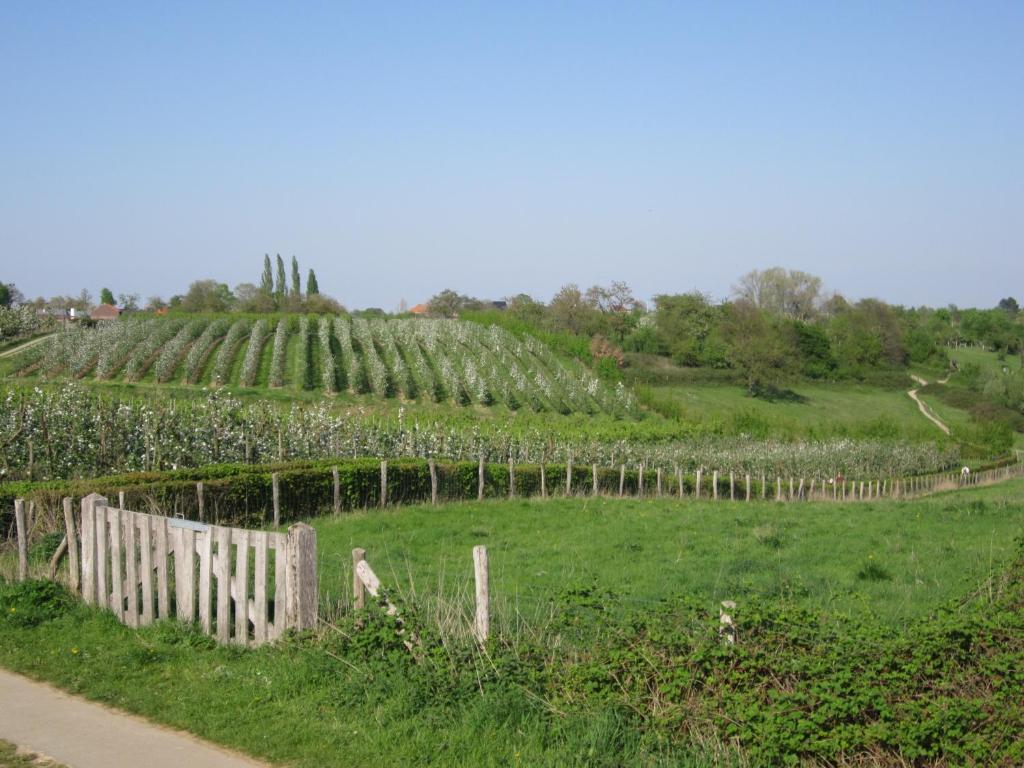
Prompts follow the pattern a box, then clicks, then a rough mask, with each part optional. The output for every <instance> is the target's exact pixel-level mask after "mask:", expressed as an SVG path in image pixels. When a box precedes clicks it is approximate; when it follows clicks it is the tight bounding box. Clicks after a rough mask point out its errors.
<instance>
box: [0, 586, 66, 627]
mask: <svg viewBox="0 0 1024 768" xmlns="http://www.w3.org/2000/svg"><path fill="white" fill-rule="evenodd" d="M73 604H74V597H73V596H72V595H70V594H69V593H68V592H67V590H65V589H64V587H62V586H60V585H59V584H57V583H55V582H52V581H23V582H20V583H16V584H7V585H3V584H0V622H5V623H7V624H8V625H10V626H14V627H18V628H21V629H27V628H31V627H37V626H39V625H40V624H43V623H45V622H48V621H52V620H54V619H56V618H57V617H59V616H63V615H64V614H65V613H67V611H68V609H69V608H70V607H71V606H72V605H73Z"/></svg>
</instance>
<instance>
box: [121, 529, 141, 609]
mask: <svg viewBox="0 0 1024 768" xmlns="http://www.w3.org/2000/svg"><path fill="white" fill-rule="evenodd" d="M121 520H122V523H123V524H124V564H125V592H126V593H127V596H128V612H127V615H126V616H125V619H126V623H127V624H128V626H129V627H137V626H139V566H138V560H137V559H136V558H137V557H138V555H137V553H136V546H135V544H136V539H137V538H138V536H137V535H136V530H137V529H136V527H135V526H136V521H135V513H134V512H129V511H127V510H122V512H121Z"/></svg>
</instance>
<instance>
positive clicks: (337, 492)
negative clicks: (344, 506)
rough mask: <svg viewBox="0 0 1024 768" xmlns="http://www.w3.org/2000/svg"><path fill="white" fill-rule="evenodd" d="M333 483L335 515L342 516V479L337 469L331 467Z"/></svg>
mask: <svg viewBox="0 0 1024 768" xmlns="http://www.w3.org/2000/svg"><path fill="white" fill-rule="evenodd" d="M331 482H332V484H333V487H334V504H333V506H332V509H333V511H334V514H336V515H338V514H341V477H340V475H339V474H338V468H337V467H331Z"/></svg>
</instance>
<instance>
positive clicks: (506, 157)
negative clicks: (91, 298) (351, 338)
mask: <svg viewBox="0 0 1024 768" xmlns="http://www.w3.org/2000/svg"><path fill="white" fill-rule="evenodd" d="M385 6H386V7H385ZM1022 40H1024V4H1021V3H1019V2H1018V3H999V2H985V3H967V2H963V3H941V2H927V3H895V2H879V3H831V2H813V3H703V4H683V3H614V4H603V3H592V2H587V3H551V2H541V3H502V4H497V3H490V4H483V3H480V4H458V5H456V4H441V3H416V4H402V3H389V4H379V3H362V4H358V5H356V4H353V5H344V4H341V3H324V4H308V3H295V4H292V3H267V4H258V3H239V4H230V3H227V2H218V3H194V4H193V3H186V2H176V3H168V4H155V3H154V4H129V3H124V4H113V3H57V2H53V3H50V2H47V3H37V2H8V3H4V4H2V5H0V104H2V115H3V118H2V119H0V255H2V256H0V258H2V265H0V280H2V281H5V282H10V281H13V282H15V283H16V284H17V285H18V286H19V287H20V288H21V289H22V290H23V291H24V292H25V293H26V294H28V295H30V296H35V295H38V294H46V295H50V294H55V293H77V292H78V290H79V289H80V288H82V287H88V288H89V289H90V290H91V291H92V292H93V294H94V295H95V294H96V293H98V291H99V288H100V287H101V286H103V285H109V286H110V287H111V288H112V289H113V290H114V291H115V293H116V292H129V291H130V292H138V293H141V294H142V295H143V296H148V295H152V294H161V295H163V296H165V297H166V296H169V295H170V294H173V293H179V292H183V291H184V290H185V289H186V288H187V286H188V283H189V281H190V280H192V279H196V278H201V277H212V278H216V279H218V280H222V281H225V282H227V283H229V284H231V285H234V284H236V283H238V282H242V281H251V282H256V281H257V280H258V277H259V271H260V268H261V265H262V258H263V254H264V253H265V252H270V253H271V254H274V253H281V254H282V255H283V256H285V257H286V258H288V257H290V256H291V255H292V254H295V255H297V256H298V258H299V260H300V262H301V264H302V266H303V269H304V270H305V268H306V267H309V266H312V267H314V268H315V269H316V271H317V275H318V278H319V282H320V285H321V288H322V290H324V291H325V292H328V293H331V294H332V295H334V296H336V297H338V298H339V299H341V300H342V301H343V302H345V303H346V304H347V305H349V306H352V307H364V306H381V307H384V308H386V309H392V308H394V307H395V306H396V305H397V303H398V301H399V300H400V299H402V298H404V299H406V300H408V301H409V302H410V303H415V302H417V301H420V300H424V299H426V298H428V297H429V296H430V295H431V294H433V293H436V292H437V291H439V290H441V289H443V288H446V287H452V288H455V289H456V290H458V291H460V292H463V293H469V294H472V295H477V296H481V297H489V298H498V297H501V296H505V295H509V294H514V293H519V292H526V293H530V294H533V295H534V296H536V297H538V298H542V299H546V298H549V297H550V296H551V295H552V294H553V293H554V292H555V291H556V290H557V289H558V288H559V286H561V285H563V284H565V283H567V282H577V283H580V284H581V285H584V286H586V285H589V284H592V283H606V282H608V281H611V280H615V279H620V280H626V281H627V282H629V283H630V284H631V285H632V286H633V287H634V288H635V290H636V291H637V293H638V294H639V295H640V296H642V297H645V298H646V297H649V296H651V295H653V294H656V293H661V292H681V291H686V290H691V289H693V288H698V289H701V290H704V291H707V292H710V293H711V294H713V295H715V296H718V297H722V296H725V295H727V294H728V292H729V288H730V286H731V285H732V284H733V283H734V282H735V279H736V278H737V277H738V276H739V275H741V274H742V273H744V272H746V271H748V270H750V269H753V268H760V267H767V266H772V265H775V264H780V265H783V266H787V267H791V268H799V269H804V270H808V271H811V272H814V273H816V274H819V275H821V276H822V277H823V278H824V280H825V282H826V284H827V285H828V286H829V287H830V288H833V289H836V290H839V291H841V292H843V293H844V294H847V295H849V296H852V297H862V296H878V297H880V298H883V299H886V300H890V301H893V302H898V303H904V304H921V303H928V304H937V305H945V304H947V303H956V304H959V305H961V306H967V305H981V306H990V305H993V304H995V302H996V301H998V299H999V298H1001V297H1002V296H1005V295H1015V296H1017V297H1018V299H1022V300H1024V96H1022V93H1024V89H1022V84H1024V45H1022V44H1021V41H1022Z"/></svg>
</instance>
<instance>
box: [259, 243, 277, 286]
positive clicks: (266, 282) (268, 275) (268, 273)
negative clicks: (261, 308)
mask: <svg viewBox="0 0 1024 768" xmlns="http://www.w3.org/2000/svg"><path fill="white" fill-rule="evenodd" d="M260 290H261V291H263V292H264V293H265V294H267V296H270V295H271V294H272V293H273V292H274V270H273V268H272V267H271V266H270V254H269V253H265V254H263V277H262V279H261V280H260Z"/></svg>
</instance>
